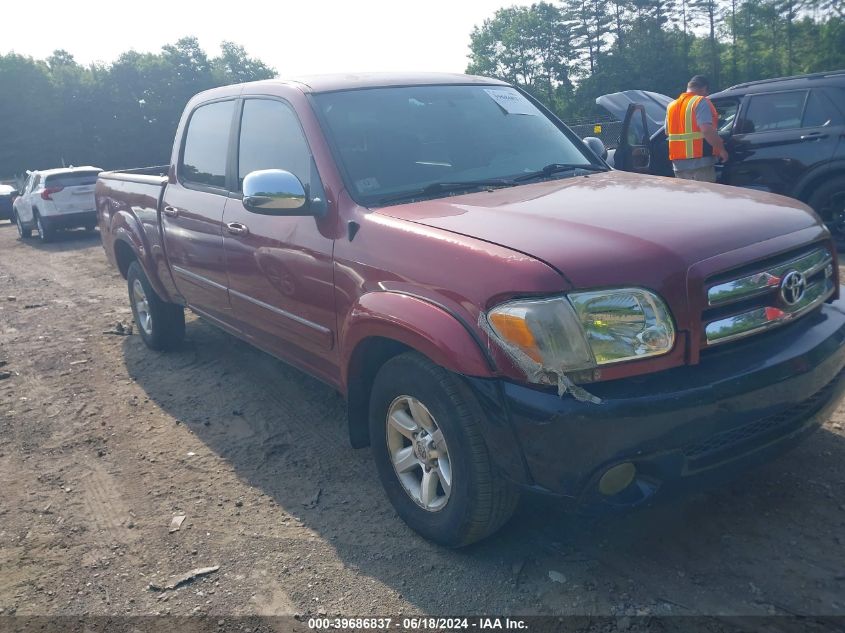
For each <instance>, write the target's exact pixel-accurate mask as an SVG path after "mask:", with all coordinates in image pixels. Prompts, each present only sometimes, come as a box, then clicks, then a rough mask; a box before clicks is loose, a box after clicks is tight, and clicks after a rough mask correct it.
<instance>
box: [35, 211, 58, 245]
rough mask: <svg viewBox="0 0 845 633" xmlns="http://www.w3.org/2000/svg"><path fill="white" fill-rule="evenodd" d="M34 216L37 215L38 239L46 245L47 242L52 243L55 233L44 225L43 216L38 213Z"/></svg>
mask: <svg viewBox="0 0 845 633" xmlns="http://www.w3.org/2000/svg"><path fill="white" fill-rule="evenodd" d="M33 215H35V228H37V229H38V239H39V240H41V241H42V242H43V243H45V244H46V243H47V242H52V241H53V236H54V231H53V230H52V229H50V228H48V227H47V226H45V225H44V221H43V220H42V219H41V214H39V213H38V212H37V211H36V212H35V213H34V214H33Z"/></svg>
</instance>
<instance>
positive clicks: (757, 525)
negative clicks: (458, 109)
mask: <svg viewBox="0 0 845 633" xmlns="http://www.w3.org/2000/svg"><path fill="white" fill-rule="evenodd" d="M89 239H94V238H93V236H92V237H90V238H89ZM187 330H188V335H187V338H188V340H187V342H186V344H185V346H184V348H183V349H182V350H181V351H179V352H176V353H171V354H166V355H160V354H155V353H154V352H151V351H149V350H147V349H146V348H145V347H144V346H143V344H142V343H141V341H140V339H139V338H138V337H137V336H133V337H128V338H127V339H125V342H124V355H125V360H126V364H127V367H128V370H129V373H130V375H131V376H132V377H133V378H134V379H135V380H136V381H137V383H138V384H139V385H140V386H141V387H142V388H143V389H144V390H145V391H146V393H147V394H148V395H149V397H150V398H151V399H152V400H154V401H155V402H156V403H157V404H158V405H159V406H161V407H162V408H163V409H164V410H166V411H167V412H168V413H169V414H170V415H172V416H173V417H174V418H176V419H177V420H180V421H181V422H183V423H184V424H187V425H188V426H189V427H190V428H191V430H192V431H193V432H194V433H196V435H197V436H198V437H200V438H201V439H202V440H203V441H204V442H205V443H206V444H207V446H208V447H209V448H210V449H211V450H212V451H214V452H215V453H216V454H218V455H219V456H220V457H221V458H223V459H225V460H227V461H228V462H230V463H231V464H232V466H233V467H234V468H235V470H236V471H237V473H238V475H239V476H240V477H241V478H242V479H244V480H245V481H247V482H249V483H250V484H251V485H252V486H253V487H255V488H256V489H258V490H260V491H261V492H263V493H266V494H267V495H270V496H271V497H272V498H273V499H274V500H275V502H276V503H278V504H279V505H280V506H281V507H282V508H284V509H285V511H286V512H288V513H290V514H292V515H294V516H296V517H297V518H298V519H299V520H300V521H302V522H303V523H304V524H305V525H306V526H308V527H309V528H311V529H313V530H314V531H315V532H317V533H319V534H320V535H321V537H323V538H324V539H325V540H326V541H327V542H330V543H331V546H332V547H334V548H335V549H336V551H337V553H338V555H339V557H340V558H341V559H342V560H343V561H344V564H345V565H347V566H348V567H351V568H355V569H357V570H358V571H359V573H361V574H364V575H366V576H370V577H373V578H376V579H378V580H380V581H381V582H383V583H385V584H386V585H388V586H391V587H393V588H395V589H396V590H397V591H399V592H401V594H402V596H403V597H404V599H405V600H407V601H409V602H411V603H412V604H414V605H416V606H417V607H418V608H419V609H422V610H425V611H428V612H429V613H439V614H449V613H461V612H464V613H466V612H469V613H479V612H484V611H485V610H487V611H488V612H499V613H503V612H504V613H523V614H530V613H585V614H607V613H619V612H623V611H627V612H629V613H631V612H632V611H633V612H637V611H641V612H643V613H653V614H670V613H672V614H690V613H704V614H718V613H723V614H744V613H756V614H765V613H812V614H825V613H827V614H830V613H837V614H845V600H843V598H842V595H843V593H842V591H843V588H844V587H843V584H844V583H843V582H842V574H843V572H845V554H843V550H845V548H843V547H841V545H842V544H843V543H842V539H841V535H843V534H845V530H843V525H845V506H842V505H840V504H842V503H843V501H842V500H843V499H845V471H844V470H843V465H844V464H845V440H843V438H842V437H841V436H839V435H836V434H834V433H831V432H829V431H826V430H822V431H820V432H818V433H816V434H814V435H813V436H811V438H810V439H809V440H808V441H807V442H806V443H805V444H804V445H802V446H801V447H799V448H798V449H796V450H795V451H793V452H792V453H790V454H788V455H787V456H784V457H782V458H781V459H779V460H777V461H775V462H773V463H772V464H770V465H768V466H766V467H765V468H763V469H761V470H759V471H757V472H756V473H754V474H753V475H750V476H748V477H746V478H744V479H742V480H740V481H737V482H735V483H734V484H733V485H731V486H729V487H727V488H724V489H721V490H719V491H718V492H715V493H709V494H706V495H699V496H696V497H693V498H690V499H687V500H685V501H683V502H676V503H673V504H670V505H664V506H661V507H657V508H652V509H647V510H642V511H639V512H636V513H634V514H629V515H625V516H621V517H614V518H607V519H602V520H592V521H591V520H586V519H583V518H576V517H573V516H569V515H567V514H565V513H564V512H562V511H561V510H560V509H559V508H558V507H557V505H556V504H555V502H554V501H553V500H549V499H545V498H527V499H524V500H523V502H522V504H521V507H520V509H519V510H518V512H517V514H516V516H515V517H514V519H513V520H512V521H511V522H510V523H509V524H508V525H507V526H506V527H505V529H503V530H502V531H501V532H500V533H499V534H497V535H495V536H494V537H492V538H490V539H489V540H487V541H485V542H483V543H480V544H477V545H475V546H473V547H470V548H467V549H464V550H460V551H451V550H445V549H442V548H439V547H436V546H434V545H431V544H429V543H427V542H425V541H423V540H422V539H421V538H419V537H417V536H416V535H415V534H414V533H412V532H411V531H410V530H409V529H408V528H406V527H405V525H404V524H403V523H402V522H401V521H400V520H399V519H398V518H397V517H396V516H395V514H394V513H393V511H392V508H391V507H390V505H389V504H388V502H387V500H386V498H385V497H384V495H383V493H382V490H381V487H380V485H379V483H378V481H377V478H376V475H375V469H374V467H373V466H372V464H371V461H370V456H369V452H368V451H366V450H363V451H356V450H353V449H351V448H350V447H349V444H348V440H347V434H346V427H345V424H346V420H345V408H344V403H343V401H342V399H341V398H340V396H339V395H337V394H336V393H335V392H334V391H333V390H332V389H330V388H329V387H326V386H325V385H323V384H322V383H320V382H318V381H316V380H314V379H311V378H309V377H307V376H305V375H303V374H301V373H300V372H298V371H297V370H295V369H292V368H290V367H288V366H287V365H285V364H283V363H281V362H279V361H277V360H275V359H273V358H271V357H269V356H267V355H265V354H263V353H261V352H258V351H256V350H254V349H252V348H251V347H249V346H248V345H246V344H245V343H242V342H240V341H238V340H236V339H235V338H233V337H231V336H229V335H227V334H224V333H222V332H220V331H218V330H216V329H215V328H213V327H212V326H210V325H207V324H205V323H203V322H201V321H199V320H191V321H189V323H188V328H187ZM175 385H178V387H175ZM318 489H321V490H322V494H321V496H320V497H319V503H318V504H317V505H316V507H314V508H310V509H309V508H306V507H305V506H304V505H303V504H304V502H305V501H306V500H307V499H309V498H311V497H313V495H314V494H315V492H316V491H317V490H318ZM550 572H555V573H552V574H551V575H550ZM433 580H436V582H435V581H433Z"/></svg>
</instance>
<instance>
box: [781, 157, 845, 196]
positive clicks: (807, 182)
mask: <svg viewBox="0 0 845 633" xmlns="http://www.w3.org/2000/svg"><path fill="white" fill-rule="evenodd" d="M838 177H845V159H837V160H833V161H830V162H829V163H826V164H825V165H824V166H822V167H819V168H817V169H813V170H811V171H810V172H809V173H808V174H805V175H804V176H803V177H802V178H801V180H799V181H798V183H797V184H796V185H795V188H794V189H793V197H794V198H797V199H798V200H801V201H802V202H809V200H810V198H811V197H812V195H813V192H814V191H815V189H816V188H817V187H818V186H819V185H821V184H823V183H824V182H825V181H826V180H829V179H831V178H838Z"/></svg>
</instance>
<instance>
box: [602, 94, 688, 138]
mask: <svg viewBox="0 0 845 633" xmlns="http://www.w3.org/2000/svg"><path fill="white" fill-rule="evenodd" d="M670 103H672V98H671V97H667V96H666V95H663V94H660V93H659V92H651V91H649V90H623V91H622V92H613V93H611V94H606V95H602V96H600V97H598V98H597V99H596V105H598V106H601V107H602V108H604V109H605V110H607V111H608V112H609V113H610V114H611V115H613V117H615V118H616V119H619V120H620V121H624V120H625V114H626V113H627V112H628V106H630V105H632V104H635V105H642V106H643V107H644V108H645V115H646V118H647V119H648V129H649V130H659V129H660V128H662V127H663V125H664V123H665V122H666V109H667V108H668V107H669V104H670Z"/></svg>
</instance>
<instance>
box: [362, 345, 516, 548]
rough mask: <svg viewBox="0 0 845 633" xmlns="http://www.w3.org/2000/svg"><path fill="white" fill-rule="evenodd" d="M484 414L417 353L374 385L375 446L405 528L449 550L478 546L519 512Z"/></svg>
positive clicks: (393, 364) (383, 372) (394, 364)
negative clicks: (487, 438)
mask: <svg viewBox="0 0 845 633" xmlns="http://www.w3.org/2000/svg"><path fill="white" fill-rule="evenodd" d="M479 415H480V411H479V409H478V405H477V404H476V403H475V402H474V400H473V396H472V394H471V393H470V392H469V389H468V388H467V387H466V386H465V385H464V384H463V383H461V382H460V381H459V380H458V379H457V378H456V377H455V376H454V375H452V374H450V373H449V372H448V371H446V370H445V369H443V368H442V367H439V366H437V365H435V364H434V363H432V362H431V361H429V360H428V359H427V358H425V357H424V356H421V355H420V354H417V353H415V352H408V353H406V354H402V355H400V356H396V357H395V358H392V359H390V360H389V361H387V362H386V363H385V364H384V366H383V367H382V368H381V369H380V370H379V373H378V375H377V376H376V379H375V381H374V384H373V390H372V393H371V397H370V443H371V445H372V451H373V457H374V459H375V463H376V467H377V469H378V474H379V478H380V479H381V482H382V485H383V486H384V489H385V492H386V493H387V497H388V499H389V500H390V502H391V503H392V504H393V507H394V508H395V509H396V512H397V513H398V514H399V516H400V517H402V519H403V520H404V521H405V523H407V524H408V525H409V526H410V527H411V528H412V529H414V530H415V531H417V532H418V533H419V534H421V535H422V536H424V537H425V538H427V539H430V540H432V541H434V542H436V543H440V544H441V545H446V546H449V547H461V546H464V545H469V544H470V543H473V542H474V541H478V540H480V539H482V538H484V537H486V536H488V535H490V534H492V533H493V532H495V531H496V530H497V529H499V528H500V527H501V526H502V525H503V524H504V523H505V522H506V521H507V520H508V519H509V518H510V516H511V515H512V514H513V511H514V509H515V508H516V503H517V501H518V493H517V491H516V490H515V488H514V487H513V486H512V485H511V484H510V483H509V482H507V481H506V480H505V479H504V478H503V477H502V476H501V474H500V473H499V472H498V471H497V469H496V467H495V465H494V464H493V462H492V460H491V458H490V454H489V452H488V450H487V445H486V443H485V442H484V438H483V437H482V433H481V425H480V422H479V418H478V416H479Z"/></svg>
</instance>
